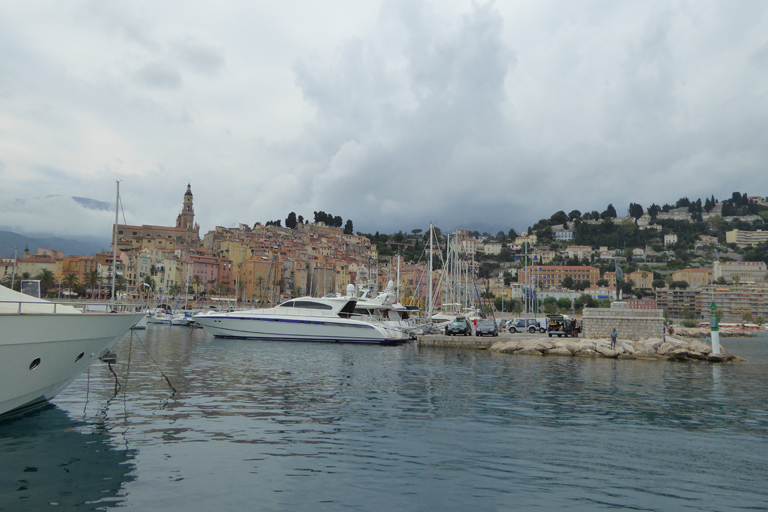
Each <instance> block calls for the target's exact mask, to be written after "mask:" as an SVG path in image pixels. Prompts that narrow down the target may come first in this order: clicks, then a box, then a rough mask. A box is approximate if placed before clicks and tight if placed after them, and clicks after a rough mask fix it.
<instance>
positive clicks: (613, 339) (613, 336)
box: [611, 327, 619, 350]
mask: <svg viewBox="0 0 768 512" xmlns="http://www.w3.org/2000/svg"><path fill="white" fill-rule="evenodd" d="M618 337H619V334H618V333H617V332H616V328H615V327H614V328H613V332H612V333H611V350H616V338H618Z"/></svg>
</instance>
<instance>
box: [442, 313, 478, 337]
mask: <svg viewBox="0 0 768 512" xmlns="http://www.w3.org/2000/svg"><path fill="white" fill-rule="evenodd" d="M445 334H446V335H447V336H453V335H454V334H455V335H459V334H463V335H464V336H469V335H471V334H472V324H470V323H469V320H467V319H466V318H463V317H459V318H456V320H454V321H453V322H451V323H450V324H448V325H447V326H446V327H445Z"/></svg>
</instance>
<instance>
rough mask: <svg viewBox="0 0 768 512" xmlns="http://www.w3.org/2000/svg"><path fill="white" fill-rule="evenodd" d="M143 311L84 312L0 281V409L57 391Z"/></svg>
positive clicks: (28, 403)
mask: <svg viewBox="0 0 768 512" xmlns="http://www.w3.org/2000/svg"><path fill="white" fill-rule="evenodd" d="M143 315H144V314H143V313H114V312H108V311H107V310H106V309H105V310H104V311H101V312H83V311H81V310H80V309H78V308H75V307H74V306H71V305H65V304H56V303H53V302H48V301H46V300H43V299H39V298H35V297H30V296H29V295H24V294H21V293H18V292H16V291H13V290H10V289H8V288H6V287H4V286H0V415H2V414H6V413H9V412H12V411H16V410H19V409H24V408H27V407H31V406H33V405H37V404H39V403H42V402H45V401H46V400H50V399H51V398H53V397H54V396H56V394H57V393H58V392H60V391H61V390H62V389H64V388H65V387H66V386H67V385H68V384H69V383H70V382H72V381H73V380H74V379H75V378H76V377H77V376H78V375H80V374H81V373H82V372H83V371H84V370H85V369H86V368H88V367H89V366H90V365H91V363H93V362H94V361H96V360H97V359H99V358H100V357H102V356H103V355H105V354H107V353H108V352H109V349H110V348H111V347H112V346H113V345H114V344H115V343H116V342H117V340H119V339H120V338H121V337H122V336H123V334H125V333H126V332H127V331H128V330H129V329H130V328H131V327H132V326H133V325H134V324H135V323H136V322H138V321H139V320H141V318H142V316H143Z"/></svg>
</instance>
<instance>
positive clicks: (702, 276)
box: [672, 268, 714, 288]
mask: <svg viewBox="0 0 768 512" xmlns="http://www.w3.org/2000/svg"><path fill="white" fill-rule="evenodd" d="M713 276H714V274H713V272H712V271H711V270H709V269H707V268H684V269H682V270H678V271H677V272H674V273H672V280H673V281H685V282H686V283H688V286H690V287H691V288H702V287H704V286H709V285H710V284H712V281H713Z"/></svg>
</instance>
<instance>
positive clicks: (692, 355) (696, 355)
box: [688, 352, 707, 361]
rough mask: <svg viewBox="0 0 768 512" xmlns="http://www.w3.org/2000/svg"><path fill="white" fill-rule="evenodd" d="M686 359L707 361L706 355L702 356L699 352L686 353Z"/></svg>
mask: <svg viewBox="0 0 768 512" xmlns="http://www.w3.org/2000/svg"><path fill="white" fill-rule="evenodd" d="M688 357H690V358H691V359H695V360H697V361H706V360H707V354H702V353H701V352H688Z"/></svg>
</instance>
